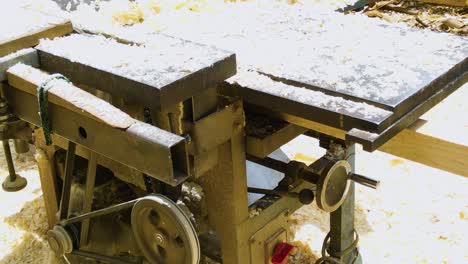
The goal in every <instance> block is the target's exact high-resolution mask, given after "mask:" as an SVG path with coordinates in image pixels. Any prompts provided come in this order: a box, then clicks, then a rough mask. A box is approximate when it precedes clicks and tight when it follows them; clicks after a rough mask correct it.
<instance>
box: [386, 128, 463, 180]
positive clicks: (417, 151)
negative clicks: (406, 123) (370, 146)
mask: <svg viewBox="0 0 468 264" xmlns="http://www.w3.org/2000/svg"><path fill="white" fill-rule="evenodd" d="M425 123H427V126H426V125H425ZM432 125H433V123H432V124H431V122H427V121H425V120H421V119H420V120H418V121H416V122H415V123H414V124H413V125H412V126H411V127H409V128H407V129H405V130H403V131H402V132H400V133H399V134H398V135H396V136H395V137H394V138H392V139H391V140H390V141H389V142H387V143H385V144H384V145H383V146H382V147H380V148H379V150H380V151H383V152H387V153H389V154H392V155H395V156H398V157H402V158H405V159H408V160H412V161H415V162H419V163H422V164H425V165H428V166H430V167H433V168H437V169H441V170H444V171H448V172H451V173H454V174H458V175H461V176H465V177H468V144H466V143H463V142H461V141H458V142H452V141H451V140H448V137H445V136H444V137H435V136H434V135H430V134H429V133H428V131H429V129H427V128H428V127H429V126H432ZM446 127H447V126H446ZM451 129H453V130H456V129H457V128H456V127H451Z"/></svg>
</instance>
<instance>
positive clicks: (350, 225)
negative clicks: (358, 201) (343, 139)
mask: <svg viewBox="0 0 468 264" xmlns="http://www.w3.org/2000/svg"><path fill="white" fill-rule="evenodd" d="M346 156H347V157H348V162H349V164H351V166H352V168H353V170H354V167H355V145H352V146H349V147H348V149H347V150H346ZM354 195H355V193H354V182H351V186H350V188H349V192H348V198H346V200H345V202H344V203H343V205H341V207H340V208H338V210H336V211H335V212H332V213H331V215H330V254H331V256H333V252H341V251H343V250H345V249H347V248H349V246H351V245H352V244H353V242H354V198H355V197H354ZM356 251H357V249H355V251H354V252H352V253H350V254H348V255H345V256H343V257H338V256H333V257H337V258H339V259H340V260H341V261H342V263H346V264H348V263H353V264H354V263H356V264H359V263H361V259H360V257H359V256H358V257H357V258H356V254H357V252H356ZM353 261H354V262H353Z"/></svg>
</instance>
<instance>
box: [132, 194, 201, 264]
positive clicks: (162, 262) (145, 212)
mask: <svg viewBox="0 0 468 264" xmlns="http://www.w3.org/2000/svg"><path fill="white" fill-rule="evenodd" d="M132 230H133V234H134V235H135V240H136V242H137V244H138V246H139V248H140V250H141V252H142V253H143V255H144V256H145V257H146V259H147V260H148V261H149V263H151V264H176V263H177V264H179V263H180V264H198V263H199V261H200V242H199V241H198V236H197V232H196V230H195V228H194V227H193V225H192V223H191V222H190V220H189V218H188V217H187V216H186V214H185V213H184V212H183V211H182V210H181V209H180V208H179V207H178V206H177V205H176V204H175V203H174V202H173V201H172V200H170V199H169V198H167V197H165V196H162V195H149V196H146V197H144V198H141V199H140V200H138V201H137V202H136V203H135V205H134V206H133V209H132Z"/></svg>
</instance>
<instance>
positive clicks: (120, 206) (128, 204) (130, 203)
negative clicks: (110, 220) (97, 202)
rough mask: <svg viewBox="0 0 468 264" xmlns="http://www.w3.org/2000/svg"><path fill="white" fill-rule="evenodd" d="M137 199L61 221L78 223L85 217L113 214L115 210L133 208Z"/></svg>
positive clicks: (64, 223)
mask: <svg viewBox="0 0 468 264" xmlns="http://www.w3.org/2000/svg"><path fill="white" fill-rule="evenodd" d="M137 201H138V199H136V200H132V201H128V202H124V203H120V204H116V205H112V206H109V207H107V208H104V209H100V210H96V211H93V212H89V213H85V214H82V215H79V216H76V217H72V218H70V219H64V220H62V221H61V224H62V225H68V224H73V223H76V222H81V221H83V220H85V219H90V218H93V217H97V216H102V215H107V214H112V213H115V212H118V211H121V210H125V209H128V208H132V207H133V205H135V203H136V202H137Z"/></svg>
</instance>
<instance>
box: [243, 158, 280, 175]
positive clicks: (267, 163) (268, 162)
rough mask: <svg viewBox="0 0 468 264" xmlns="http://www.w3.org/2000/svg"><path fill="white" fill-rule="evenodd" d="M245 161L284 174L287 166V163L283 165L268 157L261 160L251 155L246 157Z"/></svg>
mask: <svg viewBox="0 0 468 264" xmlns="http://www.w3.org/2000/svg"><path fill="white" fill-rule="evenodd" d="M247 159H248V160H249V161H251V162H254V163H257V164H259V165H262V166H264V167H267V168H270V169H272V170H275V171H279V172H282V173H286V168H287V166H288V164H287V163H284V162H282V161H280V160H275V159H272V158H270V157H266V158H263V159H261V158H257V157H255V156H252V155H247Z"/></svg>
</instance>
